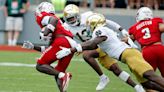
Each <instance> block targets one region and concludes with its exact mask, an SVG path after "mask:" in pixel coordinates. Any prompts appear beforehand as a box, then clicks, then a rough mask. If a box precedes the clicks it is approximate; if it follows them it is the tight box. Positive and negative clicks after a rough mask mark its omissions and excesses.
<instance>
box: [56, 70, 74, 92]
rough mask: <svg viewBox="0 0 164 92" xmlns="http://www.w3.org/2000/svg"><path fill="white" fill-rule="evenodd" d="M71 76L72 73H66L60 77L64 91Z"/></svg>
mask: <svg viewBox="0 0 164 92" xmlns="http://www.w3.org/2000/svg"><path fill="white" fill-rule="evenodd" d="M71 78H72V75H71V73H65V75H64V76H63V77H62V78H59V80H60V83H61V85H62V90H63V92H65V91H66V90H67V88H68V85H69V81H70V80H71Z"/></svg>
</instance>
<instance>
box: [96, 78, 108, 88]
mask: <svg viewBox="0 0 164 92" xmlns="http://www.w3.org/2000/svg"><path fill="white" fill-rule="evenodd" d="M108 83H109V78H108V77H107V76H105V77H103V78H100V81H99V84H98V85H97V87H96V91H101V90H103V89H104V88H105V87H106V86H107V84H108Z"/></svg>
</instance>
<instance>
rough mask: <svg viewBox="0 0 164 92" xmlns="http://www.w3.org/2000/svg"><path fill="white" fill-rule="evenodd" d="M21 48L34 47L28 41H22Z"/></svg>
mask: <svg viewBox="0 0 164 92" xmlns="http://www.w3.org/2000/svg"><path fill="white" fill-rule="evenodd" d="M22 48H26V49H34V44H32V43H31V42H30V41H24V43H23V46H22Z"/></svg>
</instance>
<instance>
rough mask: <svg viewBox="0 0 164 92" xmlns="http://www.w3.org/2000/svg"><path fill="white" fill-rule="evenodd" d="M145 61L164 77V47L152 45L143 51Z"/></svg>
mask: <svg viewBox="0 0 164 92" xmlns="http://www.w3.org/2000/svg"><path fill="white" fill-rule="evenodd" d="M142 54H143V57H144V59H145V60H146V61H147V62H148V63H149V64H150V65H151V66H152V67H153V68H154V70H156V69H157V68H158V69H159V71H160V72H161V75H162V76H163V77H164V46H162V45H151V46H146V47H144V48H143V49H142Z"/></svg>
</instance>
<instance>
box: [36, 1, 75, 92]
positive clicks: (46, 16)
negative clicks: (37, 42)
mask: <svg viewBox="0 0 164 92" xmlns="http://www.w3.org/2000/svg"><path fill="white" fill-rule="evenodd" d="M35 17H36V22H37V23H38V25H39V26H40V28H41V32H40V38H41V39H42V40H50V41H51V44H50V46H49V47H48V48H46V49H45V48H42V51H43V53H42V55H41V57H40V58H39V59H38V60H37V65H36V69H37V70H38V71H39V72H42V73H45V74H48V75H52V76H54V77H55V78H56V81H57V84H58V87H59V90H60V92H66V90H67V87H68V83H69V80H70V79H71V73H67V72H66V69H67V67H68V65H69V63H70V61H71V58H72V56H73V54H70V55H68V56H67V57H65V58H63V59H58V58H57V57H56V55H55V54H56V52H57V51H59V50H60V48H59V47H60V46H64V47H68V48H70V47H72V46H73V47H74V46H76V42H75V41H73V39H72V38H73V35H72V33H71V32H70V31H69V30H66V29H65V28H64V27H63V26H62V23H61V20H60V19H59V18H58V17H57V16H56V15H55V9H54V6H53V5H52V4H51V3H49V2H42V3H41V4H39V5H38V6H37V8H36V11H35ZM44 49H45V50H44ZM56 60H58V64H57V65H56V66H55V67H53V66H51V65H50V64H52V63H53V62H54V61H56Z"/></svg>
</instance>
